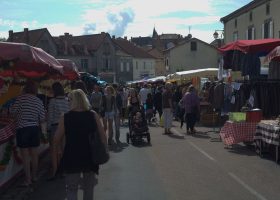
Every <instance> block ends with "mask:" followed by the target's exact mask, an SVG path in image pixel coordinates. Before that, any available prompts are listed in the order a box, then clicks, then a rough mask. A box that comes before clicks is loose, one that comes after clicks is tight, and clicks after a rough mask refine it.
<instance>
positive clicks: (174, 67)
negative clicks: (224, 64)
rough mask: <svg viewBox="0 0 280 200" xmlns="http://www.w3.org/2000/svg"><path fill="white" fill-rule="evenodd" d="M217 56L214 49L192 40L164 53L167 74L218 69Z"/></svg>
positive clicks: (206, 44)
mask: <svg viewBox="0 0 280 200" xmlns="http://www.w3.org/2000/svg"><path fill="white" fill-rule="evenodd" d="M218 59H219V54H218V51H217V49H216V47H214V46H212V45H210V44H208V43H206V42H203V41H201V40H199V39H197V38H192V39H190V40H188V41H186V42H184V43H182V44H180V45H177V46H175V47H173V48H170V49H168V50H166V51H164V60H165V67H166V69H167V74H170V73H175V72H177V71H186V70H194V69H204V68H216V67H218Z"/></svg>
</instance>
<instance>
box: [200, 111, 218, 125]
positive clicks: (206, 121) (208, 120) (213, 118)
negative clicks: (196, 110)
mask: <svg viewBox="0 0 280 200" xmlns="http://www.w3.org/2000/svg"><path fill="white" fill-rule="evenodd" d="M200 122H201V124H202V125H204V126H217V125H218V124H219V113H204V114H202V115H201V116H200Z"/></svg>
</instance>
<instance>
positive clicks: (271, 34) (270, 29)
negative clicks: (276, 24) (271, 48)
mask: <svg viewBox="0 0 280 200" xmlns="http://www.w3.org/2000/svg"><path fill="white" fill-rule="evenodd" d="M269 38H273V21H272V20H271V21H270V22H269Z"/></svg>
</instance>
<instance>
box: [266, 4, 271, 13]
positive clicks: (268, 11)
mask: <svg viewBox="0 0 280 200" xmlns="http://www.w3.org/2000/svg"><path fill="white" fill-rule="evenodd" d="M265 10H266V15H269V14H270V4H269V3H267V4H266V9H265Z"/></svg>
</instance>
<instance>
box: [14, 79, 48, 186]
mask: <svg viewBox="0 0 280 200" xmlns="http://www.w3.org/2000/svg"><path fill="white" fill-rule="evenodd" d="M37 92H38V88H37V86H36V84H35V83H34V82H31V81H29V82H27V83H26V85H25V87H24V89H23V94H21V95H20V96H18V97H17V98H16V102H15V104H14V105H13V107H12V109H11V112H12V114H13V115H14V116H15V119H16V143H17V147H18V148H19V149H20V154H21V157H22V161H23V169H24V174H25V180H24V183H23V184H22V186H30V185H31V184H32V182H34V181H37V169H38V147H39V145H40V128H39V127H40V124H42V123H44V122H45V120H46V116H45V109H44V106H43V102H42V101H41V100H40V99H39V98H38V97H36V94H37ZM42 125H43V124H42ZM42 131H43V132H44V134H46V127H45V125H44V126H43V129H42ZM30 162H31V167H30ZM31 169H32V170H31Z"/></svg>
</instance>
